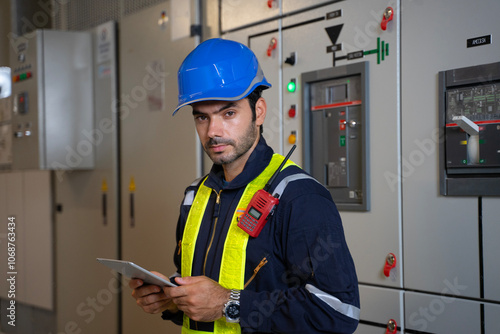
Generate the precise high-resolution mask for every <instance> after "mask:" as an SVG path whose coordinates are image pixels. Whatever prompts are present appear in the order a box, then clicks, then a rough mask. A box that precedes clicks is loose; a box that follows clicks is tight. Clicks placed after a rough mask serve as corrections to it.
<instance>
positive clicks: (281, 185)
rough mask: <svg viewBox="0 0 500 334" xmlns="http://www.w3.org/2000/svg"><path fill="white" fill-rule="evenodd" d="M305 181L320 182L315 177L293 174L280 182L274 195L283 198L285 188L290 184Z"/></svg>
mask: <svg viewBox="0 0 500 334" xmlns="http://www.w3.org/2000/svg"><path fill="white" fill-rule="evenodd" d="M303 179H311V180H314V181H316V182H318V181H317V180H316V179H315V178H314V177H312V176H310V175H307V174H293V175H290V176H287V177H285V178H284V179H283V180H281V181H280V183H278V185H277V186H276V188H274V194H275V195H276V194H277V195H279V196H280V197H281V195H282V194H283V192H284V191H285V188H286V186H287V185H288V183H290V182H292V181H297V180H303ZM318 183H319V182H318Z"/></svg>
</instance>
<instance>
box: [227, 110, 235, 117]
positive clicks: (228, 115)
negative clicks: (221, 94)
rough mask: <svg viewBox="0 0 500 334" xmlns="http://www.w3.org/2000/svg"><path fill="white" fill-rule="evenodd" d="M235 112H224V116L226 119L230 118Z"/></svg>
mask: <svg viewBox="0 0 500 334" xmlns="http://www.w3.org/2000/svg"><path fill="white" fill-rule="evenodd" d="M234 114H235V112H234V111H232V110H229V111H226V116H227V117H231V116H234Z"/></svg>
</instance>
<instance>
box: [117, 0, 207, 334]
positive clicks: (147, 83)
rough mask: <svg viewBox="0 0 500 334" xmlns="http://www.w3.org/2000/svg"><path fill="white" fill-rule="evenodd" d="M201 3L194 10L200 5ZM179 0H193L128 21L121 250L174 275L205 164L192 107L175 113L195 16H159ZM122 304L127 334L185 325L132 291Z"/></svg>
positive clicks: (123, 59)
mask: <svg viewBox="0 0 500 334" xmlns="http://www.w3.org/2000/svg"><path fill="white" fill-rule="evenodd" d="M193 3H194V2H189V5H190V6H191V7H189V6H188V8H195V7H194V5H193ZM174 4H175V5H177V6H183V5H185V4H187V2H177V1H168V2H165V3H162V4H161V5H157V6H153V7H151V8H148V9H145V10H143V11H141V12H138V13H137V14H134V15H130V16H127V17H125V18H124V19H123V20H122V21H121V22H120V89H121V92H120V100H121V105H120V112H121V114H120V115H121V163H122V165H121V175H122V179H121V189H122V214H121V238H122V239H121V242H122V243H121V254H122V258H123V259H125V260H129V261H133V262H135V263H137V264H139V265H141V266H143V267H145V268H147V269H150V270H156V271H158V272H161V273H163V274H165V275H167V276H168V275H171V274H172V273H174V271H175V267H174V264H173V261H172V258H173V253H174V250H175V231H176V224H177V219H178V215H179V207H180V204H181V200H182V198H183V194H184V189H185V188H186V187H187V186H188V185H189V184H191V182H192V181H193V180H194V179H195V178H196V177H197V175H196V173H197V164H198V161H197V160H198V159H197V148H196V147H197V143H198V140H197V138H196V132H195V129H194V123H193V117H192V114H191V110H190V108H189V107H186V108H184V109H181V110H179V112H178V113H177V114H176V115H175V117H172V112H173V110H174V109H175V107H176V105H177V92H178V90H177V71H178V69H179V66H180V65H181V62H182V60H183V59H184V58H185V57H186V56H187V55H188V53H189V52H190V51H192V50H193V49H194V47H195V38H193V37H189V25H190V23H191V22H194V20H193V19H192V18H191V17H187V18H180V17H174V16H173V15H170V16H169V17H168V20H165V19H164V20H163V21H159V20H161V19H162V17H163V14H162V13H166V15H167V16H168V15H169V13H171V12H173V11H174V10H173V9H174V7H172V6H174ZM171 9H172V11H171ZM183 9H186V8H184V7H183ZM180 12H185V11H184V10H183V11H180ZM188 12H189V11H188ZM191 15H194V13H193V12H191ZM186 25H187V26H186ZM174 26H175V27H176V29H179V30H175V31H174V30H173V27H174ZM186 29H187V32H188V34H187V36H186V35H185V34H183V32H186ZM122 305H123V306H122V319H123V323H122V327H123V331H124V333H153V332H162V331H163V332H165V331H167V332H168V330H167V329H166V328H169V327H172V329H171V331H172V332H173V331H175V330H177V331H178V330H179V328H175V327H177V326H175V325H173V324H172V323H171V322H169V321H163V320H162V319H161V318H160V316H152V315H150V314H146V313H145V312H143V311H142V310H141V309H140V308H139V307H138V306H137V305H136V303H135V300H134V299H133V298H132V297H131V296H130V289H128V288H126V289H125V293H124V296H123V303H122Z"/></svg>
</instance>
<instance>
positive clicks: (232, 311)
mask: <svg viewBox="0 0 500 334" xmlns="http://www.w3.org/2000/svg"><path fill="white" fill-rule="evenodd" d="M226 317H227V318H230V319H237V318H239V317H240V305H239V304H236V303H230V304H229V305H228V306H227V308H226Z"/></svg>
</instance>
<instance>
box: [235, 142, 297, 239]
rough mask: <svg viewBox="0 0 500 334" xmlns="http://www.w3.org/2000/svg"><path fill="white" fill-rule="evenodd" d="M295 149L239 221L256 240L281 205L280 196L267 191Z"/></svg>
mask: <svg viewBox="0 0 500 334" xmlns="http://www.w3.org/2000/svg"><path fill="white" fill-rule="evenodd" d="M295 147H296V145H293V147H292V148H291V149H290V152H288V154H287V156H286V157H285V160H283V162H282V163H281V165H280V166H279V167H278V169H277V170H276V172H274V174H273V176H271V178H270V179H269V181H267V183H266V185H265V186H264V188H263V189H260V190H258V191H257V192H256V193H255V195H253V197H252V199H251V200H250V203H249V204H248V207H247V209H246V210H245V213H244V214H243V215H242V216H241V217H240V219H239V221H238V227H240V228H241V229H242V230H243V231H245V232H247V233H248V234H249V235H250V236H252V237H254V238H256V237H257V236H258V235H259V233H260V231H262V228H263V227H264V225H266V223H267V221H268V220H269V218H271V216H272V215H273V213H274V210H275V208H276V206H277V205H278V203H279V197H278V195H277V194H276V195H275V196H273V195H271V194H270V193H268V192H267V191H268V189H269V187H270V186H271V184H272V183H273V181H274V179H275V178H276V176H277V175H278V174H279V172H280V171H281V169H282V168H283V166H284V165H285V163H286V162H287V160H288V158H290V156H291V155H292V153H293V150H295Z"/></svg>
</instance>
